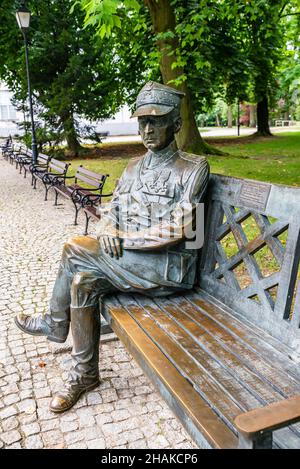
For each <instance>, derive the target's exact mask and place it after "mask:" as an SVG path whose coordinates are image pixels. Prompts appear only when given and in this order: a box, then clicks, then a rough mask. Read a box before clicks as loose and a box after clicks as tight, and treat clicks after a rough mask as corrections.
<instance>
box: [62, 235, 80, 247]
mask: <svg viewBox="0 0 300 469" xmlns="http://www.w3.org/2000/svg"><path fill="white" fill-rule="evenodd" d="M82 238H83V236H72V237H71V238H69V239H68V240H67V241H66V242H65V244H64V247H65V248H68V247H70V246H78V244H80V242H81V240H82Z"/></svg>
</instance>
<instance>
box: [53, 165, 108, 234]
mask: <svg viewBox="0 0 300 469" xmlns="http://www.w3.org/2000/svg"><path fill="white" fill-rule="evenodd" d="M108 177H109V174H98V173H95V172H93V171H90V170H89V169H86V168H84V167H83V166H82V165H80V166H79V167H78V168H77V171H76V174H75V176H64V177H63V178H61V177H60V178H57V180H56V184H55V185H54V186H53V188H54V190H55V205H57V199H58V196H59V194H60V195H62V196H63V197H66V198H68V199H71V200H72V202H73V205H74V207H75V219H74V225H77V218H78V213H79V211H80V209H82V208H84V207H90V208H91V209H93V208H94V207H96V206H98V205H99V204H100V203H101V199H102V197H111V196H112V194H103V193H102V191H103V187H104V184H105V181H106V179H107V178H108ZM67 179H75V181H74V184H71V185H66V184H65V183H66V180H67ZM83 184H85V185H83ZM87 185H88V186H87Z"/></svg>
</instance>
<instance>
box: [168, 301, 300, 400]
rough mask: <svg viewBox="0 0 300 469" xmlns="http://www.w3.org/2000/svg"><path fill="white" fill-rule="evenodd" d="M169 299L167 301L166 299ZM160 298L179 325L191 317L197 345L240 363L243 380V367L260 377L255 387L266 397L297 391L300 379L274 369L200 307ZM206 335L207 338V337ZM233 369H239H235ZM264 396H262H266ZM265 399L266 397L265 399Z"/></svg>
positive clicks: (223, 360) (282, 396)
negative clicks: (180, 312) (199, 309)
mask: <svg viewBox="0 0 300 469" xmlns="http://www.w3.org/2000/svg"><path fill="white" fill-rule="evenodd" d="M170 303H171V302H170ZM170 303H168V302H162V303H161V307H163V308H164V310H165V311H167V312H168V313H169V314H170V315H172V317H174V318H176V319H177V321H180V322H181V324H182V325H184V324H186V323H188V318H192V319H193V320H194V321H195V323H193V324H195V326H194V329H196V331H197V330H198V328H199V329H200V332H201V331H202V334H203V335H201V338H200V340H201V345H204V346H205V344H206V342H207V344H206V346H207V347H209V350H210V351H211V352H214V353H215V354H216V357H217V358H218V360H219V361H220V363H222V364H226V363H229V366H234V364H235V365H236V364H237V363H242V364H243V366H242V369H243V373H242V374H243V379H244V380H245V384H246V383H247V370H250V371H251V370H252V372H253V373H255V374H256V376H258V377H260V378H259V381H260V385H259V388H261V386H262V388H261V390H263V389H264V390H265V392H267V395H269V397H270V398H271V397H273V398H274V399H280V398H286V397H289V396H292V395H294V394H295V393H300V383H299V382H298V383H297V381H296V380H295V379H293V378H292V377H290V376H289V375H288V374H287V373H285V372H284V371H281V370H278V367H277V366H276V364H271V363H268V362H267V361H266V360H264V359H262V358H261V356H260V354H259V353H255V352H253V351H252V350H251V349H250V348H249V347H248V346H247V345H246V344H243V343H241V342H240V341H239V340H238V338H237V337H235V336H233V335H232V334H230V333H229V332H228V331H226V330H225V329H223V328H222V327H220V325H218V324H217V323H216V322H214V321H213V320H212V319H211V318H208V317H207V316H205V315H204V314H201V312H200V311H198V310H196V311H195V308H194V307H193V306H192V304H190V303H189V302H187V301H184V300H183V301H179V302H176V304H174V306H173V307H172V304H170ZM177 311H182V317H181V318H180V317H178V314H177ZM207 337H209V339H207ZM235 372H236V373H238V372H239V369H236V370H235ZM252 372H251V375H250V376H248V378H249V379H250V380H249V382H248V385H249V386H250V387H252V386H253V385H254V382H253V383H252V382H251V377H252V375H253V373H252ZM267 395H266V396H262V397H264V398H265V399H267ZM266 402H268V400H267V401H266Z"/></svg>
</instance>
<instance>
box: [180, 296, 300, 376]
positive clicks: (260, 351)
mask: <svg viewBox="0 0 300 469" xmlns="http://www.w3.org/2000/svg"><path fill="white" fill-rule="evenodd" d="M184 298H185V299H186V300H187V301H190V302H191V303H192V305H194V308H195V309H196V311H197V313H198V311H199V312H201V314H202V315H205V316H206V317H208V318H210V319H211V320H212V321H214V322H215V323H216V324H219V325H220V326H221V327H222V329H224V330H225V331H228V332H229V333H230V334H232V335H233V337H236V338H237V339H238V340H239V343H240V346H243V345H244V346H245V347H247V349H248V353H250V351H252V352H253V353H254V355H253V356H254V357H255V360H256V359H257V357H259V358H260V359H263V360H264V362H265V363H268V364H269V365H270V366H275V365H280V367H281V368H282V369H283V370H285V371H286V372H287V373H288V374H289V376H291V377H293V378H294V379H295V380H296V382H297V383H300V369H299V366H297V364H296V363H295V362H293V361H292V360H291V359H289V358H288V357H289V353H290V349H289V348H287V347H286V346H284V344H281V343H280V342H279V341H278V340H277V339H274V338H273V337H271V336H270V335H269V334H267V333H265V332H264V331H263V330H261V329H258V328H257V327H253V325H251V324H250V323H247V322H246V321H243V322H241V321H240V320H239V319H237V318H236V317H235V316H233V315H232V314H231V313H230V312H227V311H225V310H224V305H223V307H221V306H219V305H217V304H216V303H213V302H211V301H210V299H209V298H208V297H207V296H206V294H205V293H204V292H202V291H197V292H195V293H194V294H191V295H189V296H188V297H182V298H180V301H181V300H183V299H184ZM276 370H277V368H276Z"/></svg>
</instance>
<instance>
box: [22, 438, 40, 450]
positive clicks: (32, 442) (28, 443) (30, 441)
mask: <svg viewBox="0 0 300 469" xmlns="http://www.w3.org/2000/svg"><path fill="white" fill-rule="evenodd" d="M24 446H25V448H27V449H41V448H44V444H43V441H42V438H41V437H40V435H33V436H29V437H28V438H26V439H25V441H24Z"/></svg>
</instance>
